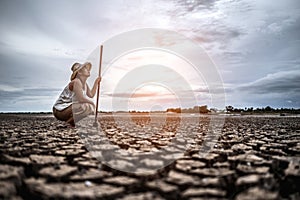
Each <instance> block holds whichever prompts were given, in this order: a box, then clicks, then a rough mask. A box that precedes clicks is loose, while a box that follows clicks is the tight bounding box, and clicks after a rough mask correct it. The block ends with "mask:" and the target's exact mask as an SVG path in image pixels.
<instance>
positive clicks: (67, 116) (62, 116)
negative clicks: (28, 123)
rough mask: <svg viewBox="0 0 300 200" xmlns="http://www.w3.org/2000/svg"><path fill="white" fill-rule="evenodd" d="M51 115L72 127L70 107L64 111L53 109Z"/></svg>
mask: <svg viewBox="0 0 300 200" xmlns="http://www.w3.org/2000/svg"><path fill="white" fill-rule="evenodd" d="M53 114H54V116H55V118H56V119H58V120H61V121H65V122H68V123H69V124H71V125H73V124H74V120H73V112H72V105H71V106H69V107H67V108H65V109H64V110H61V111H60V110H57V109H55V108H54V107H53Z"/></svg>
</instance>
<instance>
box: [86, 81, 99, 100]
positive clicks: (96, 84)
mask: <svg viewBox="0 0 300 200" xmlns="http://www.w3.org/2000/svg"><path fill="white" fill-rule="evenodd" d="M100 81H101V77H98V78H96V80H95V82H94V85H93V88H92V90H90V88H89V87H87V93H86V94H87V96H88V97H90V98H93V97H94V96H95V94H96V91H97V87H98V85H99V83H100Z"/></svg>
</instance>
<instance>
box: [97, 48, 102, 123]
mask: <svg viewBox="0 0 300 200" xmlns="http://www.w3.org/2000/svg"><path fill="white" fill-rule="evenodd" d="M102 52H103V45H101V46H100V62H99V74H98V76H99V77H101V66H102ZM99 93H100V82H99V83H98V88H97V102H96V114H95V122H97V117H98V102H99Z"/></svg>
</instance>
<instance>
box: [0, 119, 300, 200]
mask: <svg viewBox="0 0 300 200" xmlns="http://www.w3.org/2000/svg"><path fill="white" fill-rule="evenodd" d="M153 119H154V118H152V119H151V118H149V117H145V116H144V117H142V116H134V117H132V118H131V122H133V123H129V122H128V121H127V122H126V121H123V122H122V120H120V119H118V122H116V121H114V118H112V117H111V116H100V125H99V126H100V127H101V130H103V133H104V134H105V136H106V139H107V140H109V141H110V142H111V145H109V146H108V147H106V150H107V149H108V150H109V151H106V152H104V150H102V153H106V154H109V153H112V152H113V151H114V150H116V149H117V148H116V147H118V148H119V149H118V150H120V149H121V150H122V151H123V152H126V151H128V152H133V151H134V152H137V151H140V152H150V153H151V152H155V151H159V150H160V149H164V147H166V146H168V144H170V141H172V139H174V138H176V133H177V132H179V130H181V131H182V130H183V131H185V134H189V133H193V138H192V141H191V143H190V144H189V146H188V147H187V146H184V144H181V143H180V142H179V143H178V142H177V143H176V146H175V147H174V148H177V150H179V151H183V152H184V154H183V156H181V157H180V158H178V159H176V160H174V162H169V163H168V164H167V166H165V167H163V168H160V169H158V170H157V171H155V173H152V174H143V173H138V174H136V173H130V172H124V171H122V170H118V169H115V168H112V167H109V166H111V165H109V164H107V163H103V162H102V163H101V162H100V161H99V160H97V159H96V158H94V157H93V156H92V153H91V152H90V151H88V150H87V149H89V147H88V146H86V145H84V141H85V139H82V135H80V134H83V133H78V129H77V128H76V129H72V128H70V127H68V126H67V125H65V124H64V123H62V122H59V121H57V120H55V119H54V118H53V117H52V116H51V115H32V114H31V115H30V114H28V115H26V114H22V115H21V114H15V115H13V114H1V115H0V140H1V143H0V154H1V155H0V162H1V163H0V199H151V200H152V199H157V200H158V199H195V200H196V199H295V200H296V199H300V193H299V191H300V168H299V163H300V117H264V116H259V117H257V116H256V117H255V116H240V117H236V116H235V117H234V116H231V117H226V119H225V123H224V126H223V129H222V132H221V134H220V135H219V137H217V138H216V139H215V140H216V141H215V143H213V146H211V148H210V149H209V150H210V151H209V153H208V154H205V156H202V155H201V154H199V148H200V147H201V146H203V145H207V144H204V142H203V141H204V138H205V137H206V134H207V133H206V132H207V128H208V125H209V123H210V119H209V117H205V116H199V117H193V120H194V121H193V120H191V123H188V122H184V124H181V125H180V120H179V118H178V117H171V118H169V119H167V120H165V121H164V123H163V124H161V125H160V127H159V128H157V129H155V126H154V127H153V126H151V120H153ZM195 120H196V121H195ZM154 121H155V120H154ZM158 121H159V120H158ZM128 124H131V125H130V126H128ZM132 124H133V125H132ZM154 124H155V123H154ZM152 125H153V124H152ZM179 126H181V127H179ZM141 130H143V131H144V132H143V131H142V132H141ZM149 131H150V132H151V135H150V136H147V137H143V136H145V135H146V134H147V133H149ZM83 135H84V134H83ZM96 136H97V134H93V135H92V136H91V137H90V138H88V139H93V140H94V141H97V137H96ZM102 137H104V136H102ZM98 139H99V138H98ZM102 146H103V145H101V147H102ZM116 151H117V150H116ZM170 154H172V152H170ZM160 156H161V157H155V156H152V157H151V156H150V157H149V158H146V159H144V160H143V161H140V162H139V163H142V165H141V166H143V167H145V168H147V167H155V166H156V165H158V166H159V164H161V163H163V162H164V160H163V159H165V160H166V162H167V161H168V156H169V157H170V155H168V154H167V155H164V156H162V155H160ZM134 159H136V160H138V159H139V157H134V156H133V157H130V159H129V158H128V157H127V158H126V156H122V155H121V156H119V157H114V159H113V160H111V162H115V164H118V165H120V166H131V165H132V163H130V161H131V160H134ZM127 169H128V168H127Z"/></svg>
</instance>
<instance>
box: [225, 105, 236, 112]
mask: <svg viewBox="0 0 300 200" xmlns="http://www.w3.org/2000/svg"><path fill="white" fill-rule="evenodd" d="M233 109H234V108H233V106H226V111H227V112H232V111H233Z"/></svg>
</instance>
